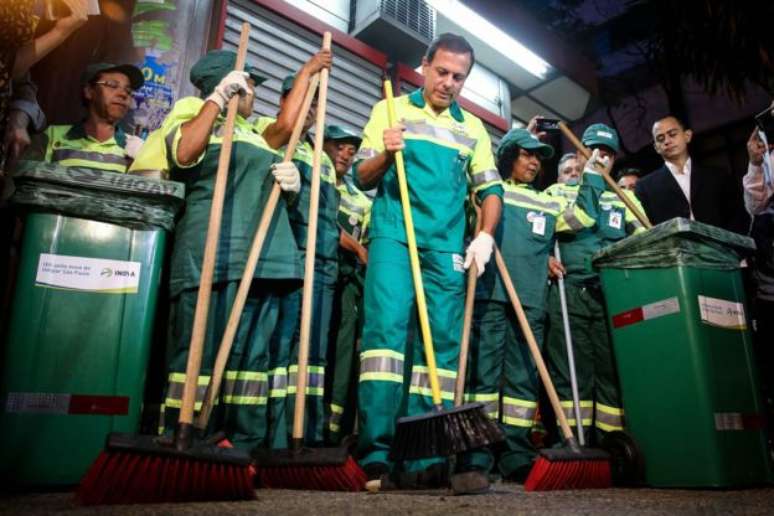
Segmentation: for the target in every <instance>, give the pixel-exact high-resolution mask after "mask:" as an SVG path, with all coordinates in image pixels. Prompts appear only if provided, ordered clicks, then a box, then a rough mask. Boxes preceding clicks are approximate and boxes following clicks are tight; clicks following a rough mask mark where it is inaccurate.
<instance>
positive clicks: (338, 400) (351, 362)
mask: <svg viewBox="0 0 774 516" xmlns="http://www.w3.org/2000/svg"><path fill="white" fill-rule="evenodd" d="M364 280H365V278H364V272H363V271H362V270H361V269H358V270H355V269H354V268H351V267H349V268H347V270H346V271H344V268H343V267H342V272H341V273H340V274H339V280H338V282H337V284H336V294H335V296H334V308H333V319H332V320H333V321H336V322H337V324H333V323H332V324H331V337H330V340H331V342H332V343H333V346H330V347H329V349H328V371H329V373H330V374H329V375H328V378H327V380H326V385H325V387H326V392H325V398H326V404H327V406H328V410H329V414H328V427H327V432H328V435H327V439H326V440H327V441H328V442H329V443H331V444H338V443H339V442H340V441H341V438H342V437H343V436H345V435H349V434H351V433H352V431H353V429H354V424H355V413H356V412H357V410H356V409H357V379H358V372H359V366H360V360H359V358H358V353H359V343H358V341H359V339H360V335H361V333H362V329H363V284H364Z"/></svg>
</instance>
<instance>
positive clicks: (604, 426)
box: [584, 420, 624, 432]
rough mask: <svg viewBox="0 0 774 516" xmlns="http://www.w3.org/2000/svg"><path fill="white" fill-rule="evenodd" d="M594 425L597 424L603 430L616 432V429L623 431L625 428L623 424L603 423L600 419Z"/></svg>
mask: <svg viewBox="0 0 774 516" xmlns="http://www.w3.org/2000/svg"><path fill="white" fill-rule="evenodd" d="M584 424H585V423H584ZM594 426H596V427H597V428H599V429H600V430H602V431H603V432H615V431H622V430H623V429H624V427H623V426H621V425H608V424H607V423H603V422H602V421H599V420H597V421H595V422H594Z"/></svg>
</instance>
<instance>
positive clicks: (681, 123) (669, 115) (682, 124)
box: [653, 113, 690, 131]
mask: <svg viewBox="0 0 774 516" xmlns="http://www.w3.org/2000/svg"><path fill="white" fill-rule="evenodd" d="M667 118H674V119H675V120H676V121H677V125H679V126H680V129H682V130H683V131H686V130H688V129H690V127H688V124H686V123H685V120H683V119H682V118H681V117H679V116H677V115H673V114H672V113H667V114H665V115H664V116H660V117H658V118H657V119H655V120H654V121H653V125H656V124H657V123H658V122H661V121H662V120H665V119H667Z"/></svg>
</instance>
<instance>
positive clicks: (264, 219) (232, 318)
mask: <svg viewBox="0 0 774 516" xmlns="http://www.w3.org/2000/svg"><path fill="white" fill-rule="evenodd" d="M319 81H320V76H319V74H314V75H313V76H312V78H311V80H310V81H309V86H308V87H307V89H306V95H305V96H304V102H303V104H302V105H301V110H300V111H299V112H298V117H297V118H296V122H295V125H294V126H293V132H292V133H291V135H290V141H288V144H287V147H286V148H285V155H284V157H283V159H282V161H283V163H287V162H289V161H291V160H292V159H293V154H295V152H296V146H297V145H298V141H299V139H300V138H301V133H302V132H303V130H304V122H305V121H306V115H307V113H309V108H310V107H311V105H312V100H313V99H314V94H315V91H317V84H318V83H319ZM281 193H282V189H281V188H280V186H279V183H277V182H275V183H274V186H273V187H272V189H271V194H269V199H268V201H267V202H266V205H265V206H264V208H263V213H262V214H261V219H260V222H259V223H258V227H257V228H256V231H255V237H254V238H253V244H252V246H251V247H250V254H248V255H247V262H246V263H245V271H244V273H243V274H242V279H241V281H240V282H239V289H238V290H237V293H236V297H235V298H234V304H233V305H232V307H231V313H230V314H229V316H228V322H227V323H226V330H225V331H224V333H223V338H222V339H221V341H220V347H219V348H218V355H217V357H216V358H215V365H214V366H213V369H212V376H211V378H210V382H209V384H207V391H206V392H205V393H204V401H203V402H202V408H201V410H200V411H199V415H198V416H197V417H196V422H195V423H194V426H195V427H196V429H198V430H204V429H205V428H207V422H208V421H209V419H210V414H211V413H212V409H213V407H214V406H215V399H216V398H217V397H218V394H219V393H220V386H221V382H222V381H223V372H224V371H225V369H226V363H227V362H228V357H229V355H230V354H231V347H232V345H233V344H234V337H235V336H236V332H237V328H238V327H239V320H240V319H241V318H242V311H243V310H244V308H245V301H246V300H247V294H248V292H250V285H252V283H253V275H254V274H255V268H256V266H257V265H258V259H259V258H260V257H261V251H262V250H263V243H264V241H265V240H266V234H267V233H268V232H269V225H270V224H271V221H272V218H273V217H274V210H275V208H276V207H277V202H279V198H280V194H281Z"/></svg>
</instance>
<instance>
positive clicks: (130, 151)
mask: <svg viewBox="0 0 774 516" xmlns="http://www.w3.org/2000/svg"><path fill="white" fill-rule="evenodd" d="M143 143H145V141H144V140H143V139H142V138H140V137H139V136H135V135H133V134H127V135H126V145H125V146H124V152H125V153H126V155H127V156H129V157H130V158H132V159H134V158H136V157H137V153H138V152H140V147H142V144H143Z"/></svg>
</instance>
